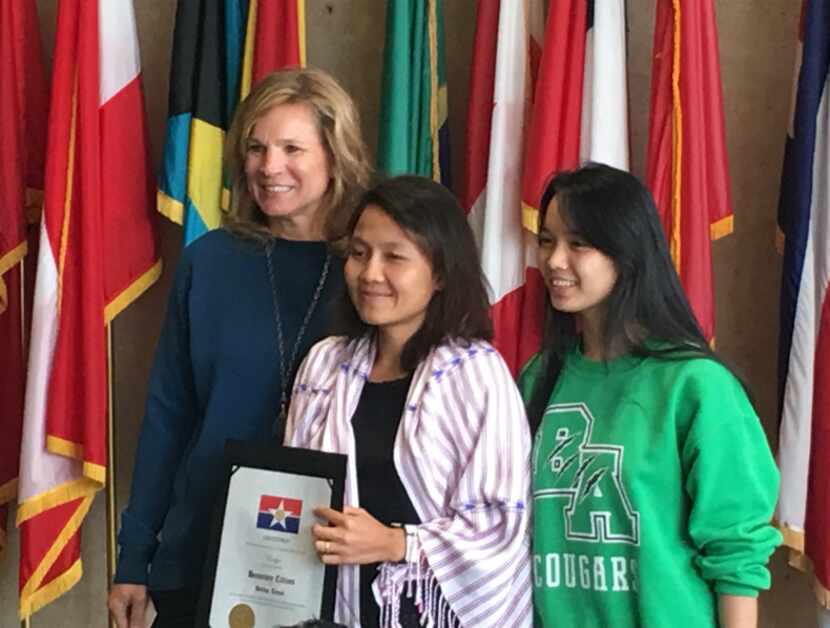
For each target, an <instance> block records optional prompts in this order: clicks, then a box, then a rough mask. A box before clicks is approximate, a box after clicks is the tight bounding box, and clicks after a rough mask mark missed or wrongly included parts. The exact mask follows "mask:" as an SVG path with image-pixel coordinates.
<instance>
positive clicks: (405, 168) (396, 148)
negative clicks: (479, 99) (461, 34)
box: [378, 0, 451, 186]
mask: <svg viewBox="0 0 830 628" xmlns="http://www.w3.org/2000/svg"><path fill="white" fill-rule="evenodd" d="M386 11H387V13H386V43H385V47H384V55H383V93H382V100H381V112H380V133H379V138H378V167H379V169H380V171H381V172H383V173H384V174H386V175H389V176H394V175H398V174H417V175H421V176H424V177H431V178H432V179H434V180H435V181H440V182H441V183H443V184H444V185H446V186H449V185H450V181H451V179H450V153H449V150H450V144H449V127H448V125H447V70H446V65H445V61H444V10H443V3H442V0H395V2H389V3H388V4H387V9H386Z"/></svg>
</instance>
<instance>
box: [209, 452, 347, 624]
mask: <svg viewBox="0 0 830 628" xmlns="http://www.w3.org/2000/svg"><path fill="white" fill-rule="evenodd" d="M225 466H226V471H225V479H224V482H223V486H222V491H221V499H220V500H219V502H218V503H217V505H216V508H215V510H214V514H213V521H212V524H211V533H210V540H209V542H208V549H207V553H206V556H205V563H204V568H203V571H202V590H201V594H200V596H199V604H198V607H197V613H196V620H197V623H196V625H197V626H210V624H209V618H210V610H211V605H212V602H213V590H214V584H215V581H216V570H217V562H218V560H219V549H220V545H221V542H222V529H223V527H224V521H225V510H226V507H227V503H228V493H229V491H230V482H231V477H232V476H233V474H234V473H235V472H236V471H237V470H238V469H240V468H253V469H260V470H265V471H276V472H280V473H288V474H292V475H304V476H309V477H316V478H325V479H327V480H328V481H329V483H330V485H331V488H332V491H331V503H330V504H329V505H330V507H331V508H333V509H335V510H343V493H344V490H345V486H346V456H345V455H343V454H332V453H327V452H322V451H314V450H311V449H299V448H296V447H283V446H279V445H275V444H274V443H273V442H271V443H265V444H262V443H251V442H243V441H239V440H229V441H227V443H226V444H225ZM336 589H337V567H336V566H334V565H326V567H325V576H324V579H323V598H322V599H321V600H320V615H319V617H316V618H309V619H324V620H328V621H333V620H334V603H335V594H336Z"/></svg>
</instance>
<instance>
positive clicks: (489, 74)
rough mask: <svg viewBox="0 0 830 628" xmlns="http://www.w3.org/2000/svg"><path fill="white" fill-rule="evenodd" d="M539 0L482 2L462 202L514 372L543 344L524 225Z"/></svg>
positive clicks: (501, 346) (530, 240) (538, 288)
mask: <svg viewBox="0 0 830 628" xmlns="http://www.w3.org/2000/svg"><path fill="white" fill-rule="evenodd" d="M543 15H544V13H543V7H542V3H541V2H540V1H538V0H531V1H530V2H528V3H525V2H489V1H487V2H485V1H479V3H478V17H477V24H476V34H475V44H474V49H473V66H472V75H471V80H470V101H469V105H468V109H467V142H466V159H465V172H464V178H465V181H464V187H465V189H464V198H463V203H464V207H465V208H466V209H467V212H468V220H469V221H470V225H471V226H472V228H473V231H474V233H475V234H476V238H477V240H478V243H479V248H480V252H481V264H482V269H483V271H484V275H485V277H486V278H487V281H488V283H489V285H490V288H491V294H490V300H491V303H492V309H491V316H492V318H493V326H494V330H495V338H494V344H495V346H496V348H497V349H498V350H499V352H500V353H501V354H502V356H504V359H505V361H506V362H507V364H508V366H509V367H510V369H511V370H512V371H513V373H514V374H515V373H516V372H517V371H518V370H519V369H520V368H521V366H522V364H524V362H525V361H526V360H527V358H528V357H530V356H531V355H532V354H533V353H534V352H535V351H537V350H538V348H539V343H540V340H541V328H542V325H541V322H542V312H543V308H542V304H543V301H542V299H543V290H542V285H541V280H540V277H539V273H538V271H537V270H536V269H535V268H533V265H535V241H534V240H535V238H534V237H533V235H532V234H531V233H529V232H527V231H525V230H524V229H523V228H522V214H521V200H522V197H521V177H520V175H521V171H522V153H523V147H524V137H525V128H526V119H527V116H528V115H529V109H530V98H531V95H532V91H533V83H534V79H535V75H536V69H537V68H538V61H539V55H540V50H541V36H542V30H543V26H544V25H543V22H544V17H543Z"/></svg>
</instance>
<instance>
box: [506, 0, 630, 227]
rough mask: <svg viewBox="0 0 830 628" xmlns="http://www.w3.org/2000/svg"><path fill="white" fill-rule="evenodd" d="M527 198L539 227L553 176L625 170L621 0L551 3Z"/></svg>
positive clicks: (527, 209)
mask: <svg viewBox="0 0 830 628" xmlns="http://www.w3.org/2000/svg"><path fill="white" fill-rule="evenodd" d="M549 10H550V13H549V15H548V21H547V26H546V27H545V47H544V51H543V53H542V63H541V67H540V69H539V82H538V84H537V86H536V96H535V98H534V108H533V118H532V123H531V132H530V143H529V145H528V151H527V158H526V161H527V167H526V168H525V171H524V181H523V189H522V192H523V194H522V200H523V207H524V214H523V218H524V225H525V227H526V228H527V229H531V230H533V231H535V230H536V229H537V226H538V221H539V219H538V209H539V207H538V204H539V201H540V199H541V196H542V192H543V189H544V186H545V183H546V182H547V181H548V179H550V177H551V175H552V174H554V173H556V172H559V171H562V170H569V169H573V168H576V167H577V166H579V165H580V163H582V162H584V161H596V162H601V163H605V164H608V165H609V166H614V167H615V168H621V169H624V170H627V169H628V157H629V154H628V93H627V88H626V62H625V2H624V0H603V1H602V2H594V1H593V0H588V2H586V1H585V0H551V3H550V9H549Z"/></svg>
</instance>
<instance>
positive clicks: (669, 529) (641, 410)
mask: <svg viewBox="0 0 830 628" xmlns="http://www.w3.org/2000/svg"><path fill="white" fill-rule="evenodd" d="M540 370H541V360H540V358H539V356H538V355H537V356H536V357H534V358H533V359H532V360H531V362H530V363H529V364H528V366H527V367H526V368H525V370H524V372H523V374H522V377H521V379H520V388H521V390H522V394H523V396H524V398H525V400H528V399H529V398H530V395H531V391H532V388H533V384H534V382H535V380H536V378H537V377H538V376H539V375H540ZM532 465H533V581H534V607H535V623H536V626H537V627H539V626H543V627H545V628H549V627H565V628H570V627H573V628H591V627H594V626H596V627H607V626H613V627H614V628H624V627H627V626H632V627H633V626H654V627H660V628H662V627H664V626H688V627H689V628H692V627H694V628H700V627H704V626H717V623H718V622H717V594H728V595H745V596H753V597H754V596H756V595H757V593H758V590H759V589H766V588H768V587H769V584H770V576H769V571H768V570H767V568H766V564H767V561H768V559H769V556H770V554H771V553H772V551H773V550H774V549H775V547H776V546H777V545H778V544H779V543H780V541H781V537H780V534H779V533H778V531H777V530H775V528H773V527H772V526H771V525H770V518H771V516H772V512H773V508H774V506H775V502H776V499H777V496H778V480H779V478H778V471H777V469H776V467H775V462H774V461H773V458H772V455H771V454H770V450H769V446H768V445H767V441H766V438H765V436H764V432H763V430H762V429H761V425H760V423H759V421H758V417H757V416H756V415H755V412H754V411H753V409H752V406H751V405H750V403H749V401H748V399H747V397H746V394H745V393H744V391H743V389H742V387H741V385H740V383H739V382H738V381H737V380H736V379H735V377H734V376H733V375H732V374H731V373H730V372H729V371H728V370H727V369H726V368H724V367H723V366H721V365H720V364H718V363H717V362H714V361H712V360H708V359H699V358H696V359H683V360H676V361H673V360H665V359H658V358H634V357H630V356H628V357H623V358H619V359H617V360H614V361H612V362H608V363H603V362H594V361H591V360H588V359H586V358H584V357H583V356H582V355H581V354H579V352H575V353H573V354H572V355H571V356H569V358H568V359H567V360H566V363H565V367H564V368H563V370H562V374H561V375H560V377H559V381H558V382H557V385H556V387H555V388H554V390H553V391H552V394H551V397H550V401H549V402H548V406H547V408H546V410H545V414H544V416H543V418H542V422H541V424H540V426H539V429H538V432H537V434H536V438H535V442H534V448H533V459H532Z"/></svg>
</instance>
